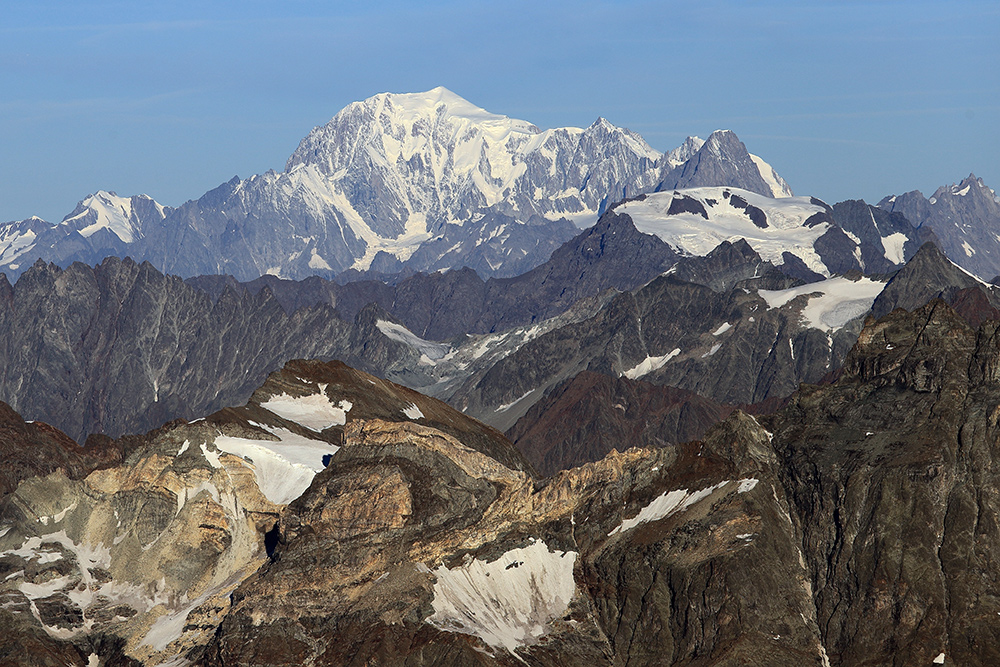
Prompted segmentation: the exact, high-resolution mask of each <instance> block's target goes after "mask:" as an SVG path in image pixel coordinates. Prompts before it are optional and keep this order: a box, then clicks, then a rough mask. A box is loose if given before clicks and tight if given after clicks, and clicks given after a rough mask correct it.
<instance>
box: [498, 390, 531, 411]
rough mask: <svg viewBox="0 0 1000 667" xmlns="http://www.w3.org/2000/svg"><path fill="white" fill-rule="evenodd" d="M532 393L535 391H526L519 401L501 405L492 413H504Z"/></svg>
mask: <svg viewBox="0 0 1000 667" xmlns="http://www.w3.org/2000/svg"><path fill="white" fill-rule="evenodd" d="M533 391H535V390H534V389H529V390H528V391H527V392H526V393H525V394H524V396H522V397H521V398H519V399H517V400H515V401H513V402H512V403H504V404H503V405H501V406H500V407H498V408H497V409H496V410H494V411H493V412H506V411H507V410H510V409H511V408H512V407H514V406H515V405H517V404H518V403H520V402H521V401H523V400H524V399H526V398H528V395H529V394H531V392H533Z"/></svg>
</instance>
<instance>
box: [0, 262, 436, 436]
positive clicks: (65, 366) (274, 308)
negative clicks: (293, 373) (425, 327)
mask: <svg viewBox="0 0 1000 667" xmlns="http://www.w3.org/2000/svg"><path fill="white" fill-rule="evenodd" d="M0 332H2V334H3V335H2V336H0V398H2V399H3V400H7V401H8V402H9V403H10V404H11V407H12V408H14V409H15V410H17V411H19V412H20V413H22V414H24V416H25V417H27V418H29V419H41V420H44V421H46V422H48V423H50V424H53V425H54V426H56V427H57V428H59V429H61V430H63V431H65V432H66V433H67V434H69V435H70V436H71V437H72V438H74V439H76V440H78V441H82V440H83V439H84V438H85V437H86V436H87V435H88V434H90V433H94V432H99V433H105V434H108V435H111V436H118V435H121V434H123V433H128V432H137V431H145V430H148V429H151V428H154V427H156V426H158V425H160V424H162V423H163V422H164V421H166V420H168V419H173V418H176V417H186V418H192V417H196V416H198V415H201V414H206V413H208V412H212V411H214V410H218V409H219V408H221V407H223V406H224V405H227V404H238V403H242V402H243V401H245V400H246V398H247V397H248V396H249V395H250V394H251V393H252V392H253V390H254V389H255V388H256V387H257V386H259V385H260V384H261V382H263V380H264V378H265V377H266V375H267V373H268V372H270V371H273V370H276V369H278V368H280V367H281V365H282V364H284V363H285V362H286V361H288V360H289V359H294V358H297V357H301V356H309V357H320V358H323V357H326V358H330V357H340V358H344V359H346V360H348V361H350V362H352V363H353V364H354V365H356V366H359V367H361V368H368V369H372V370H374V369H376V368H377V369H378V370H379V371H380V373H382V374H391V373H392V372H393V366H394V365H395V364H396V363H398V362H399V361H400V360H401V359H403V358H404V357H409V356H412V357H413V359H412V363H413V365H416V363H415V362H416V357H417V356H419V355H414V353H413V352H412V351H410V350H409V349H408V348H406V347H405V346H403V345H401V344H399V343H397V342H394V341H391V340H388V339H386V338H385V337H384V336H383V335H382V334H381V333H378V332H377V331H374V330H373V329H372V328H371V327H369V328H367V329H364V328H363V327H361V326H360V325H358V324H354V325H352V324H350V323H347V322H345V321H343V320H341V319H340V318H339V317H337V315H336V313H335V312H334V311H333V309H331V308H330V307H329V306H322V305H320V306H314V307H311V308H306V309H300V310H298V311H296V312H294V313H293V314H287V313H286V312H285V311H284V310H283V309H282V308H281V306H280V305H279V303H278V302H277V301H276V300H275V298H274V297H273V295H272V294H271V293H270V292H269V291H268V290H262V291H261V292H259V293H258V294H256V295H249V294H246V293H243V294H239V293H237V292H236V291H233V290H224V291H223V293H222V294H221V295H220V296H219V298H218V300H217V301H215V302H214V303H213V302H212V301H211V300H210V299H209V298H208V296H207V295H206V294H204V293H202V292H199V291H198V290H196V289H194V288H192V287H190V286H188V285H185V284H184V283H183V282H182V281H181V280H180V279H179V278H175V277H169V276H164V275H163V274H161V273H159V272H158V271H157V270H156V269H154V268H153V267H152V266H150V265H149V264H142V265H137V264H135V263H134V262H132V261H131V260H127V259H126V260H117V259H108V260H106V261H105V262H104V263H102V264H101V265H99V266H97V267H93V268H92V267H86V266H83V265H82V264H74V265H73V266H71V267H70V268H69V269H66V270H62V269H58V268H56V267H55V266H52V265H48V266H45V265H41V264H39V265H37V266H35V267H33V268H32V269H31V270H30V271H28V272H27V273H25V274H24V275H23V276H22V277H21V279H20V280H18V282H17V284H16V285H15V286H14V287H13V289H12V290H11V299H10V301H9V302H7V303H4V302H3V301H0ZM365 332H367V334H366V333H365ZM366 336H368V337H375V338H376V339H377V340H375V341H372V340H369V338H368V337H366ZM352 350H355V351H356V352H357V354H355V353H353V352H352Z"/></svg>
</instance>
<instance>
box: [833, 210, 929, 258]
mask: <svg viewBox="0 0 1000 667" xmlns="http://www.w3.org/2000/svg"><path fill="white" fill-rule="evenodd" d="M832 213H833V219H834V220H835V221H836V222H837V224H838V225H840V227H841V228H842V229H844V230H845V231H847V232H850V233H851V234H853V235H854V236H856V237H857V238H858V239H859V240H860V243H859V247H860V249H861V264H862V267H863V268H864V271H865V273H884V272H888V271H892V270H894V269H895V268H897V267H898V266H899V265H900V264H902V263H903V262H908V261H909V260H910V258H912V257H913V255H914V254H916V252H917V250H918V249H919V248H920V246H921V245H923V244H924V243H936V242H938V240H937V237H936V236H935V235H934V232H933V231H932V230H931V229H930V227H916V226H914V224H913V223H911V222H910V221H909V220H908V219H907V218H906V217H905V216H904V215H903V214H902V213H899V212H893V211H887V210H884V209H881V208H879V207H876V206H871V205H869V204H866V203H865V202H863V201H860V200H849V201H842V202H840V203H838V204H834V206H833V210H832Z"/></svg>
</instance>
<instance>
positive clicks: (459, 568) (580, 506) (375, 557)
mask: <svg viewBox="0 0 1000 667" xmlns="http://www.w3.org/2000/svg"><path fill="white" fill-rule="evenodd" d="M734 433H739V434H742V435H744V436H746V437H748V438H750V439H751V440H753V441H754V442H756V443H758V444H759V445H760V446H762V447H765V448H766V443H767V442H768V439H767V436H766V434H765V433H764V432H763V430H762V429H761V428H760V427H759V426H758V425H756V422H754V421H753V420H752V419H750V418H747V417H745V416H736V417H734V418H733V419H732V421H731V422H730V423H729V424H728V425H727V427H726V428H725V429H724V430H723V431H720V436H719V437H720V438H722V439H728V438H730V437H731V436H732V435H733V434H734ZM710 441H711V443H712V444H710V443H706V446H705V447H704V449H705V451H704V452H703V453H702V455H699V447H700V445H695V446H686V447H682V448H677V449H672V448H668V449H661V450H655V451H654V450H638V449H633V450H629V451H628V452H625V453H621V454H619V453H618V452H613V453H612V454H611V455H610V456H608V457H607V458H605V459H603V460H601V461H599V462H596V463H592V464H588V465H586V466H583V467H581V468H578V469H574V470H572V471H567V472H563V473H560V474H559V475H557V476H555V477H554V478H552V479H551V480H550V481H549V482H548V483H547V484H545V485H544V486H542V487H541V488H538V489H535V487H534V486H533V485H531V484H530V483H529V480H528V478H527V477H525V476H524V475H523V474H521V473H518V472H516V471H513V470H510V469H508V468H506V467H504V466H498V465H496V464H491V463H490V462H489V461H488V460H485V459H484V458H483V457H482V456H481V455H480V454H477V453H475V452H472V451H470V450H468V449H467V448H465V447H463V446H462V445H461V443H459V442H457V441H455V440H454V439H452V438H449V437H447V436H445V435H443V434H441V433H440V432H436V431H434V430H431V429H428V428H425V427H422V426H420V425H413V424H395V425H391V424H385V423H382V422H378V421H369V422H356V423H354V424H353V425H351V426H349V427H348V429H347V430H346V432H345V442H344V447H343V448H342V449H341V450H340V451H339V452H338V454H337V456H336V457H335V459H334V461H333V462H332V464H331V466H330V467H329V468H328V469H327V470H326V471H325V472H324V473H322V474H321V476H320V477H319V478H317V480H316V483H315V484H314V487H313V489H312V490H311V491H310V492H309V493H308V494H307V495H305V496H303V497H302V498H301V499H300V500H299V501H297V502H296V503H294V504H293V506H292V508H291V509H292V510H293V511H292V513H290V514H289V515H288V518H287V520H285V521H283V522H282V524H281V528H282V536H283V541H282V543H281V545H280V546H279V548H278V550H277V552H276V558H275V560H273V561H272V562H271V563H270V564H268V565H267V566H266V567H265V568H264V569H263V570H262V571H261V575H260V576H259V577H255V578H253V579H248V580H247V581H246V582H245V583H244V584H243V586H241V587H240V588H239V589H238V590H237V592H236V593H235V595H234V607H233V610H232V612H231V613H229V614H228V615H227V617H226V620H225V621H224V622H223V624H222V626H221V627H220V629H219V632H218V634H217V638H216V640H215V641H214V642H213V643H212V644H211V646H209V648H208V650H207V653H206V658H207V662H208V663H209V664H230V663H234V662H235V663H242V662H246V661H249V660H263V661H264V662H267V663H268V664H287V665H291V664H302V663H305V662H311V663H315V664H331V665H333V664H359V665H360V664H374V665H380V664H381V665H398V664H424V663H434V664H446V665H465V664H498V665H514V664H521V663H525V662H526V663H527V664H540V665H557V664H558V665H566V664H581V665H582V664H602V665H603V664H607V665H610V664H618V663H619V662H625V661H628V662H631V663H633V664H664V663H667V664H673V663H678V662H684V661H691V660H694V662H692V663H691V664H716V663H715V662H714V661H717V660H719V659H730V660H739V659H741V658H746V657H749V656H756V657H757V658H758V659H759V658H760V657H761V656H763V655H765V654H766V655H767V656H768V657H769V659H770V660H771V661H772V662H771V663H770V664H788V665H792V664H802V661H803V659H806V660H808V658H806V657H805V656H808V655H810V654H811V655H812V656H813V664H816V665H820V664H822V663H821V650H822V649H821V645H820V643H819V640H818V632H817V629H816V626H815V621H814V620H812V618H813V617H812V612H811V610H810V609H809V604H808V597H807V596H806V595H805V594H804V592H803V589H802V588H801V585H800V584H801V581H802V579H804V576H802V575H799V576H797V577H796V576H793V577H788V576H787V575H788V573H789V572H796V571H801V568H800V566H799V565H798V564H797V561H796V557H795V553H794V551H793V550H792V549H791V548H789V546H788V545H787V544H786V545H781V544H779V542H780V537H779V536H780V533H781V531H782V530H783V529H782V526H783V525H786V524H784V522H783V520H782V519H781V517H782V516H783V512H786V511H787V509H786V507H787V506H786V505H784V504H783V501H776V500H775V498H774V497H773V494H775V493H780V489H778V488H777V487H776V486H775V485H774V483H773V481H772V480H773V477H772V474H773V473H772V472H771V470H772V463H773V456H769V455H768V453H767V452H766V450H762V451H758V450H755V449H743V450H741V451H743V453H744V455H745V456H746V458H745V459H744V460H743V462H742V463H741V464H740V465H737V466H734V465H732V464H730V463H728V462H726V461H724V460H722V459H719V458H716V457H715V456H714V455H713V454H711V453H710V452H711V451H713V448H714V447H716V446H719V447H722V446H723V445H722V444H721V441H720V442H719V444H718V445H716V444H714V443H715V442H716V441H715V440H710ZM743 473H747V475H749V476H746V477H740V475H742V474H743ZM778 497H780V496H778ZM709 534H711V535H713V537H712V538H710V539H705V540H703V539H701V538H700V537H694V535H698V536H706V537H707V536H708V535H709ZM763 553H767V554H768V555H767V556H762V554H763ZM732 561H735V563H732ZM306 562H309V563H310V565H309V566H308V567H304V563H306ZM724 562H725V563H731V564H733V565H735V566H736V567H739V566H740V565H741V564H742V565H745V566H748V567H750V568H751V569H750V570H748V574H749V572H750V571H752V572H753V575H752V576H740V577H728V578H726V579H725V580H723V579H722V578H716V579H713V578H712V577H711V575H710V573H711V572H712V571H713V569H715V568H718V567H720V566H721V564H722V563H724ZM751 563H756V565H752V566H751V565H750V564H751ZM779 572H780V575H779ZM668 581H669V582H671V583H669V584H668V583H667V582H668ZM710 581H711V583H709V582H710ZM626 582H631V583H626ZM706 585H708V587H709V589H710V590H711V594H710V595H709V596H708V597H707V598H705V597H704V590H705V588H704V587H705V586H706ZM668 586H669V589H668ZM772 586H773V587H774V588H770V587H772ZM765 589H767V590H768V591H769V593H768V594H764V590H765ZM695 590H699V591H700V592H699V593H698V596H699V597H700V598H701V599H702V600H703V602H702V603H700V604H696V605H694V606H693V607H691V608H690V609H689V610H688V611H686V612H684V613H682V614H675V613H674V611H673V608H674V607H673V605H672V603H671V602H670V598H671V597H672V594H671V592H670V591H673V595H677V596H681V597H683V599H684V600H685V601H686V602H685V608H687V607H686V604H687V601H692V602H693V600H694V599H695V598H694V597H693V596H691V597H689V594H693V593H694V591H695ZM775 591H781V595H780V596H775V595H773V594H771V593H773V592H775ZM779 599H780V600H781V602H780V603H777V600H779ZM745 604H752V605H753V606H754V608H755V609H756V610H757V612H756V613H755V614H745V613H744V612H742V611H741V608H742V607H743V606H744V605H745ZM790 608H791V609H794V610H795V618H796V622H795V623H792V624H788V623H786V622H784V621H781V620H779V619H780V618H783V615H784V614H786V613H787V612H788V610H789V609H790ZM800 613H801V616H799V614H800ZM692 616H694V617H696V618H697V619H698V620H697V621H692ZM735 617H740V618H743V619H746V622H744V623H741V624H736V625H733V624H730V623H728V622H726V620H725V619H727V618H735ZM709 619H718V620H716V621H712V620H709ZM701 623H708V627H706V626H704V625H700V624H701ZM779 623H780V624H781V625H780V626H778V625H774V624H779ZM737 625H738V627H737ZM695 627H700V628H701V629H700V630H697V631H696V630H695ZM769 627H781V628H782V631H783V632H784V633H785V634H786V636H790V637H794V638H795V639H796V645H797V648H796V649H795V650H794V651H787V652H786V651H785V650H784V649H783V648H782V646H781V645H778V646H775V645H774V639H773V636H772V635H771V634H769V632H768V630H767V628H769ZM699 656H705V657H703V658H699ZM708 656H713V659H714V661H713V662H709V661H708V660H707V659H706V658H707V657H708Z"/></svg>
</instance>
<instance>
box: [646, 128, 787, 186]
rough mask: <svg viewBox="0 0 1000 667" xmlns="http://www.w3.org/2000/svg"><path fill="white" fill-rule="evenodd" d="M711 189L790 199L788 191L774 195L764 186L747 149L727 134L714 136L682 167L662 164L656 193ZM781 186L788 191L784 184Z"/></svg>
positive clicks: (734, 137)
mask: <svg viewBox="0 0 1000 667" xmlns="http://www.w3.org/2000/svg"><path fill="white" fill-rule="evenodd" d="M713 185H726V186H729V187H734V188H742V189H744V190H749V191H750V192H756V193H757V194H762V195H764V196H765V197H781V196H790V195H791V192H790V191H788V192H787V193H786V192H774V189H773V188H772V187H771V185H770V184H769V183H767V182H765V180H764V177H763V176H762V175H761V173H760V170H759V169H758V168H757V165H756V164H755V162H754V160H753V159H752V158H751V156H750V154H749V153H748V152H747V149H746V146H744V145H743V142H742V141H740V140H739V138H738V137H737V136H736V134H734V133H733V132H730V131H729V130H718V131H716V132H713V133H712V134H711V136H709V138H708V139H707V140H705V143H704V144H703V145H702V146H701V147H700V148H699V149H698V150H697V151H696V152H695V153H694V154H693V155H692V156H691V157H690V158H688V159H687V160H686V161H685V162H683V163H682V164H679V165H676V166H674V165H670V164H669V163H668V164H665V165H664V167H663V172H662V173H661V175H660V182H659V184H658V185H657V186H656V192H664V191H666V190H675V189H678V188H699V187H705V186H713ZM781 185H784V189H785V190H787V189H788V186H787V185H785V184H784V182H783V181H781Z"/></svg>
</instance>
